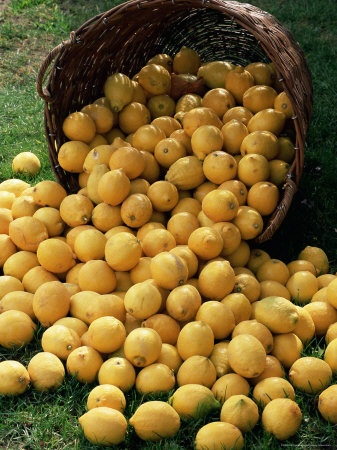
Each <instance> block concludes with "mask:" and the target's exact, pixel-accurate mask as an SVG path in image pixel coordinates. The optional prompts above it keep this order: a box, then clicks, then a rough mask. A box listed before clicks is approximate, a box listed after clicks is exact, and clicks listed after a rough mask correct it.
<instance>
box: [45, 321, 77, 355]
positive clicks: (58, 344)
mask: <svg viewBox="0 0 337 450" xmlns="http://www.w3.org/2000/svg"><path fill="white" fill-rule="evenodd" d="M80 345H81V338H80V337H79V335H78V334H77V333H76V331H74V330H73V329H71V328H68V327H66V326H65V325H52V326H51V327H49V328H47V329H46V330H45V331H44V332H43V334H42V337H41V346H42V348H43V350H44V351H45V352H50V353H53V354H54V355H56V356H58V357H59V358H60V359H61V360H66V359H67V357H68V355H69V354H70V353H71V352H72V351H73V350H74V349H75V348H77V347H80Z"/></svg>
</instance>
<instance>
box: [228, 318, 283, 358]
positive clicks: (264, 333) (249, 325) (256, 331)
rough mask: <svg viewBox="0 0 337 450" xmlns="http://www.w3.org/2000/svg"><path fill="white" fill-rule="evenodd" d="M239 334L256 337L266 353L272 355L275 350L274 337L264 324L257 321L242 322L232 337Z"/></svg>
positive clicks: (234, 330) (236, 327)
mask: <svg viewBox="0 0 337 450" xmlns="http://www.w3.org/2000/svg"><path fill="white" fill-rule="evenodd" d="M238 334H251V335H253V336H255V337H256V338H257V339H259V341H260V342H261V344H262V345H263V347H264V349H265V351H266V353H270V352H271V351H272V349H273V344H274V343H273V335H272V333H271V332H270V331H269V329H268V328H267V327H266V325H263V323H261V322H258V321H257V320H256V319H248V320H242V321H241V322H239V323H238V324H237V325H236V326H235V328H234V329H233V332H232V337H235V336H237V335H238Z"/></svg>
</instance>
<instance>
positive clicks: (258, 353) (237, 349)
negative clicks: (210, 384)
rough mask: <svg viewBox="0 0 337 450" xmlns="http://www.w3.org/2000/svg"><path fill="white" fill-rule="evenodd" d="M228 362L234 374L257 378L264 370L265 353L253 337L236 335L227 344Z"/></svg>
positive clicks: (260, 344)
mask: <svg viewBox="0 0 337 450" xmlns="http://www.w3.org/2000/svg"><path fill="white" fill-rule="evenodd" d="M228 361H229V364H230V366H231V367H232V369H233V370H234V372H235V373H237V374H239V375H241V376H243V377H247V378H252V377H257V376H258V375H260V374H261V373H262V372H263V370H264V368H265V365H266V351H265V349H264V347H263V345H262V343H261V342H260V341H259V340H258V339H257V338H256V337H255V336H253V335H251V334H238V335H237V336H235V337H234V338H232V340H231V341H230V342H229V344H228Z"/></svg>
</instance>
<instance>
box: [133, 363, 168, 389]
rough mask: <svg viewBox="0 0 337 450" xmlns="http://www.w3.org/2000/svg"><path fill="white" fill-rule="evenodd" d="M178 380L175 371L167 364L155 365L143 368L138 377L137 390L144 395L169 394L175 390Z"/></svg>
mask: <svg viewBox="0 0 337 450" xmlns="http://www.w3.org/2000/svg"><path fill="white" fill-rule="evenodd" d="M175 382H176V379H175V376H174V372H173V370H171V369H170V367H168V366H167V365H166V364H163V363H158V362H157V363H153V364H150V365H149V366H146V367H143V368H142V369H141V370H140V371H139V372H138V374H137V377H136V390H137V391H138V392H140V393H142V394H148V393H150V392H152V393H153V392H167V391H170V390H171V389H173V388H174V385H175Z"/></svg>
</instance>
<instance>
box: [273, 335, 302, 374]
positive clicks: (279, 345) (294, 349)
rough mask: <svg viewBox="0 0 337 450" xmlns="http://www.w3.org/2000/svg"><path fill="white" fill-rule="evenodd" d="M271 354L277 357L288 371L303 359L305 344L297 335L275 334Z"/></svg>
mask: <svg viewBox="0 0 337 450" xmlns="http://www.w3.org/2000/svg"><path fill="white" fill-rule="evenodd" d="M273 343H274V345H273V349H272V351H271V354H272V355H274V356H276V358H277V359H278V360H279V361H280V363H281V364H282V365H283V367H285V368H286V369H289V367H290V366H291V365H292V364H293V363H294V362H295V361H296V360H297V359H299V358H300V357H301V354H302V351H303V343H302V341H301V339H300V338H299V337H298V336H297V335H296V334H295V333H281V334H274V340H273Z"/></svg>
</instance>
